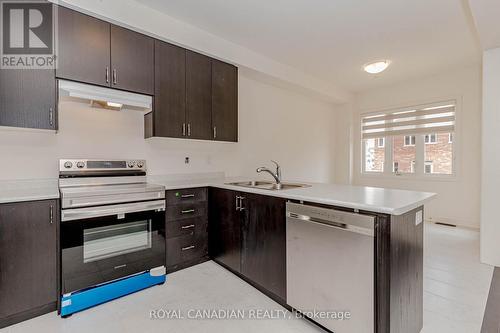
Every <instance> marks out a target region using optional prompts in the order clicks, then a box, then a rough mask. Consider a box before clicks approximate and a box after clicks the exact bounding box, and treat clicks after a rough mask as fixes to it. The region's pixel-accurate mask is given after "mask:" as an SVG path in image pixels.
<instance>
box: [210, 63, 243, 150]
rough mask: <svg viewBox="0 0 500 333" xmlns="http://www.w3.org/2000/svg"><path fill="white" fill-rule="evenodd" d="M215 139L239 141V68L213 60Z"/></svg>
mask: <svg viewBox="0 0 500 333" xmlns="http://www.w3.org/2000/svg"><path fill="white" fill-rule="evenodd" d="M212 126H213V133H212V135H213V139H214V140H217V141H232V142H237V141H238V68H237V67H235V66H233V65H229V64H226V63H223V62H221V61H218V60H212Z"/></svg>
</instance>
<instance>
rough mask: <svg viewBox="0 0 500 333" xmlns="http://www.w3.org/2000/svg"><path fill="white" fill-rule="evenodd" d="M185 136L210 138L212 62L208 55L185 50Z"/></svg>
mask: <svg viewBox="0 0 500 333" xmlns="http://www.w3.org/2000/svg"><path fill="white" fill-rule="evenodd" d="M186 94H187V96H186V117H187V125H188V129H187V136H188V137H189V138H191V139H205V140H210V139H212V63H211V60H210V58H209V57H206V56H204V55H201V54H198V53H195V52H191V51H186Z"/></svg>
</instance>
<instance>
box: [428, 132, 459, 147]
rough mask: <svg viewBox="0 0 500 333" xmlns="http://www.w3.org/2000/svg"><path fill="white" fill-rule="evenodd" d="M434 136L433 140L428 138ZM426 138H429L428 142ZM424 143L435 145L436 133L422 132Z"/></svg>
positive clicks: (436, 141)
mask: <svg viewBox="0 0 500 333" xmlns="http://www.w3.org/2000/svg"><path fill="white" fill-rule="evenodd" d="M449 134H450V133H448V138H449ZM433 136H434V141H432V140H430V139H431V138H432V137H433ZM427 138H429V142H427V140H426V139H427ZM424 143H425V144H426V145H435V144H437V143H438V133H430V134H424ZM449 143H453V142H449Z"/></svg>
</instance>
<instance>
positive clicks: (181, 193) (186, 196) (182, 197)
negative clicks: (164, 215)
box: [166, 187, 207, 206]
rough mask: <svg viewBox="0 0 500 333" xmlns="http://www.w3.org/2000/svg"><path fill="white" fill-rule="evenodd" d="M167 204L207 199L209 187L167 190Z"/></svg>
mask: <svg viewBox="0 0 500 333" xmlns="http://www.w3.org/2000/svg"><path fill="white" fill-rule="evenodd" d="M166 198H167V206H172V205H178V204H183V203H193V202H200V201H207V188H206V187H198V188H186V189H182V190H171V191H167V195H166Z"/></svg>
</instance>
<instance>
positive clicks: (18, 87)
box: [0, 69, 57, 130]
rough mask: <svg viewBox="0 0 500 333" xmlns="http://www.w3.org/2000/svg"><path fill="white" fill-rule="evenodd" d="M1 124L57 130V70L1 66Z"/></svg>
mask: <svg viewBox="0 0 500 333" xmlns="http://www.w3.org/2000/svg"><path fill="white" fill-rule="evenodd" d="M0 126H12V127H24V128H37V129H49V130H56V129H57V114H56V79H55V75H54V70H48V69H31V70H27V69H0Z"/></svg>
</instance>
